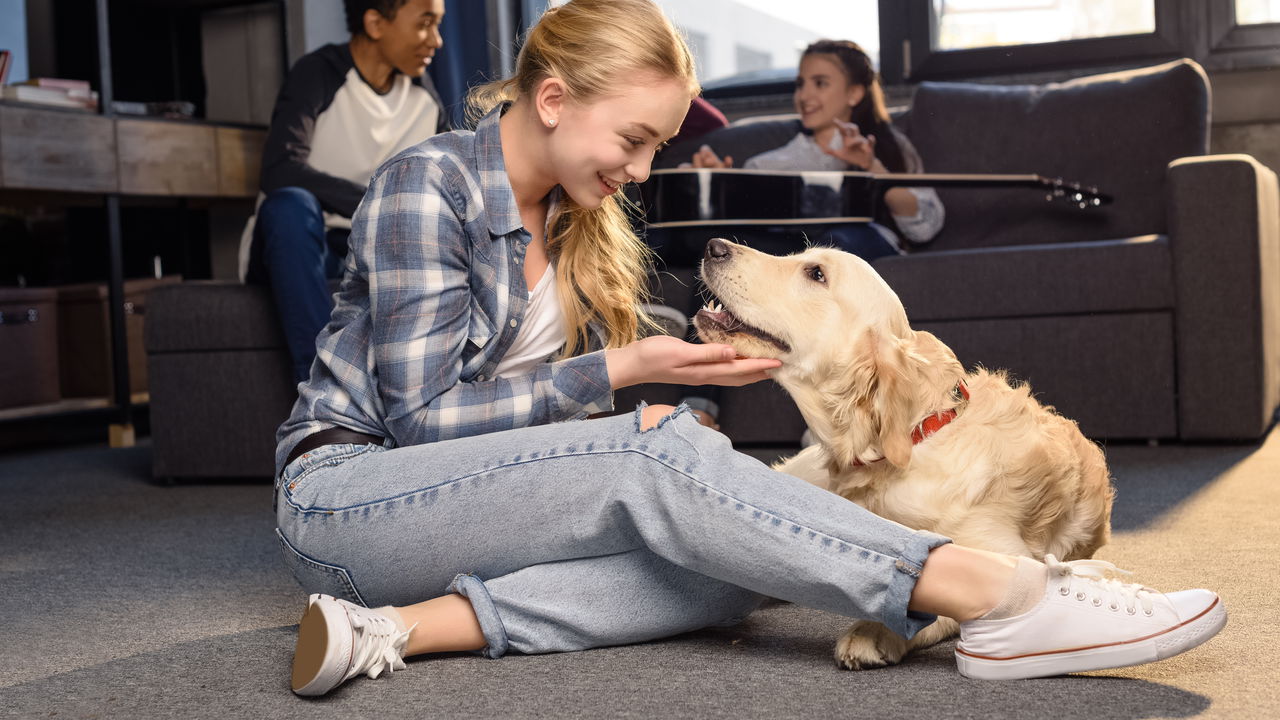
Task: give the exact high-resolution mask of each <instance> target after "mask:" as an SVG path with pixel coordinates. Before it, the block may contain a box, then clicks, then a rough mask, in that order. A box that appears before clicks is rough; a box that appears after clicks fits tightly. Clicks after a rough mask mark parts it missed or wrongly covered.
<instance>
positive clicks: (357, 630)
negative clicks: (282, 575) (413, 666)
mask: <svg viewBox="0 0 1280 720" xmlns="http://www.w3.org/2000/svg"><path fill="white" fill-rule="evenodd" d="M409 630H413V628H409ZM408 641H409V631H404V632H401V631H400V629H399V628H398V627H397V626H396V623H395V621H394V620H392V619H391V618H389V617H387V616H385V615H382V614H381V613H378V612H375V611H373V610H370V609H369V608H366V607H361V606H359V605H356V604H355V603H349V602H347V601H346V600H339V599H337V598H333V597H330V596H328V595H320V594H315V595H312V596H311V598H310V600H309V602H308V605H307V612H306V613H305V614H304V615H303V616H302V622H301V623H300V624H299V625H298V645H297V648H296V649H295V650H294V653H293V682H292V685H293V691H294V692H295V693H297V694H299V695H324V694H325V693H327V692H329V691H330V690H332V689H334V688H336V687H338V686H339V685H341V684H342V683H344V682H346V681H347V680H350V679H351V678H353V677H355V676H356V675H359V674H361V673H364V674H366V675H368V676H369V677H371V678H376V677H378V676H379V675H381V674H382V672H383V671H384V670H385V671H386V672H388V673H391V672H392V671H395V670H403V669H404V668H405V664H404V647H405V644H406V643H407V642H408Z"/></svg>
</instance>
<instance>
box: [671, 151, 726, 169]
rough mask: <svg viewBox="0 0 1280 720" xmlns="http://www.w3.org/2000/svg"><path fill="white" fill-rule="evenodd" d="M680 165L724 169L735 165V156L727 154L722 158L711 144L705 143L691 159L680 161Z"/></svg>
mask: <svg viewBox="0 0 1280 720" xmlns="http://www.w3.org/2000/svg"><path fill="white" fill-rule="evenodd" d="M680 167H695V168H713V169H724V168H731V167H733V156H732V155H725V156H724V158H723V159H722V158H721V157H720V156H719V155H716V151H715V150H712V149H711V146H710V145H703V146H702V147H700V148H698V152H696V153H694V154H693V157H692V158H690V161H689V162H687V163H680Z"/></svg>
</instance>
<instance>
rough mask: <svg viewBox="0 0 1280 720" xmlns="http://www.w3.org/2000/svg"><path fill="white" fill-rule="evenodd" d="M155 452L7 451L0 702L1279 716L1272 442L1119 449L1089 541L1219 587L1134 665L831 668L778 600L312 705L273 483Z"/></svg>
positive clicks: (1279, 453) (392, 710)
mask: <svg viewBox="0 0 1280 720" xmlns="http://www.w3.org/2000/svg"><path fill="white" fill-rule="evenodd" d="M149 452H150V451H149V448H148V447H147V446H146V445H145V444H144V445H143V446H141V447H137V448H133V449H129V450H110V449H107V448H104V447H100V446H85V447H74V448H67V449H59V450H45V451H36V452H26V453H10V454H6V455H0V586H2V587H3V588H4V590H5V594H4V598H3V600H2V601H0V717H6V718H7V717H21V718H82V717H83V718H153V717H154V718H167V717H175V718H177V717H181V718H235V717H262V718H294V717H297V718H308V719H309V720H310V719H313V718H323V717H343V718H359V717H377V718H389V717H467V716H469V717H498V716H503V717H520V718H524V717H549V718H568V717H590V718H597V717H664V718H665V717H691V718H701V717H709V718H710V717H733V718H755V717H760V718H765V717H768V718H792V717H797V718H799V717H833V716H834V717H866V718H913V719H916V718H1005V717H1008V718H1053V719H1054V720H1059V719H1060V718H1062V717H1072V718H1158V717H1174V718H1185V717H1232V718H1265V717H1277V716H1280V671H1278V670H1277V668H1278V667H1280V653H1278V652H1277V650H1276V648H1277V645H1278V644H1280V638H1278V637H1277V635H1280V631H1278V630H1277V615H1278V613H1277V610H1280V601H1278V600H1277V598H1276V589H1277V583H1276V579H1275V578H1276V574H1277V573H1276V570H1277V560H1276V557H1275V554H1274V553H1275V550H1276V548H1277V547H1280V522H1277V520H1276V514H1277V512H1280V483H1278V482H1277V478H1280V437H1278V436H1277V433H1275V432H1273V433H1272V435H1271V437H1270V438H1269V439H1268V441H1267V442H1266V443H1260V444H1255V445H1245V446H1241V445H1213V446H1162V447H1147V446H1134V445H1128V446H1113V447H1110V448H1108V458H1109V460H1110V462H1111V465H1112V468H1113V473H1114V475H1115V477H1116V483H1117V486H1118V488H1119V498H1118V501H1117V503H1116V507H1115V514H1114V526H1115V528H1116V531H1117V532H1116V535H1115V538H1114V540H1113V542H1112V544H1111V545H1110V546H1108V547H1107V548H1104V550H1103V551H1102V553H1100V557H1102V558H1105V559H1109V560H1112V561H1115V562H1117V563H1119V564H1120V565H1121V566H1122V567H1131V568H1141V569H1142V573H1141V575H1140V576H1139V579H1140V580H1143V581H1146V582H1148V583H1149V584H1152V585H1156V586H1158V587H1163V588H1174V587H1182V586H1193V585H1204V586H1207V587H1212V588H1215V589H1217V590H1218V591H1219V592H1220V593H1221V594H1222V595H1223V597H1224V598H1225V600H1226V603H1227V607H1228V609H1229V611H1230V613H1231V621H1230V623H1229V624H1228V626H1227V628H1226V629H1225V630H1224V631H1223V632H1222V634H1220V635H1219V636H1218V637H1217V638H1215V639H1214V640H1212V641H1211V642H1210V643H1209V644H1207V645H1205V646H1203V647H1201V648H1198V649H1197V650H1194V651H1192V652H1190V653H1188V654H1186V655H1183V656H1180V657H1178V658H1174V659H1172V660H1168V661H1165V662H1163V663H1158V664H1155V665H1147V666H1142V667H1137V668H1127V669H1123V670H1117V671H1111V672H1105V673H1095V674H1091V675H1080V676H1072V677H1063V678H1052V679H1045V680H1033V681H1022V682H1013V683H986V682H976V681H970V680H966V679H965V678H963V677H961V676H960V675H959V674H957V672H956V670H955V665H954V660H953V658H952V655H951V649H952V647H951V645H950V644H947V645H943V646H939V647H935V648H933V649H932V650H930V651H928V652H926V653H923V654H921V655H919V656H916V657H913V658H912V659H910V660H909V661H908V662H906V663H905V664H903V665H901V666H899V667H895V668H889V669H882V670H876V671H871V672H863V673H854V672H846V671H841V670H839V669H837V668H836V666H835V665H834V663H833V662H832V661H831V659H830V652H831V645H832V642H833V640H834V638H835V637H836V636H837V635H838V634H839V633H840V631H841V630H842V628H843V626H844V625H845V623H846V621H845V620H844V619H843V618H840V617H838V616H834V615H829V614H826V613H822V612H817V611H812V610H807V609H803V608H798V607H795V606H792V605H787V604H782V603H772V604H769V605H767V606H766V607H765V608H763V609H762V610H760V611H759V612H757V613H756V614H755V615H753V616H752V617H751V618H750V619H749V620H748V621H747V622H746V623H744V624H742V625H740V626H737V627H733V628H721V629H714V630H706V631H701V632H696V633H691V634H688V635H683V636H680V637H677V638H673V639H670V640H666V641H662V642H654V643H648V644H644V645H636V646H629V647H621V648H607V649H601V650H593V651H589V652H581V653H568V654H562V655H551V656H536V657H522V656H515V655H512V656H508V657H506V658H503V659H501V660H485V659H482V658H478V657H472V656H468V655H459V656H451V657H444V658H435V659H430V660H423V661H413V662H411V663H410V665H409V668H408V670H406V671H405V672H399V673H396V674H394V675H393V676H391V677H389V678H384V679H380V680H377V681H369V680H356V681H353V682H351V683H348V684H347V685H345V686H343V687H342V688H341V689H340V690H338V691H337V692H335V693H333V694H331V695H329V696H328V697H326V698H323V699H320V700H302V699H299V698H296V697H294V696H293V695H292V694H291V693H290V692H289V691H288V673H289V662H290V658H291V655H292V649H293V639H294V631H295V627H296V626H295V624H296V622H297V620H298V618H299V616H300V614H301V610H302V603H303V600H304V597H303V595H302V593H301V591H300V590H299V589H298V588H297V587H296V586H295V585H294V583H293V580H292V578H291V577H290V576H289V575H288V573H287V571H286V570H284V568H283V566H282V565H281V563H280V560H279V558H278V551H277V549H276V544H275V542H274V540H273V537H272V518H271V513H270V506H271V490H270V487H269V486H268V485H266V484H265V483H226V484H219V483H210V484H199V485H178V486H175V487H162V486H158V485H155V484H153V483H152V482H151V481H150V479H149V472H148V471H149V463H150V456H149Z"/></svg>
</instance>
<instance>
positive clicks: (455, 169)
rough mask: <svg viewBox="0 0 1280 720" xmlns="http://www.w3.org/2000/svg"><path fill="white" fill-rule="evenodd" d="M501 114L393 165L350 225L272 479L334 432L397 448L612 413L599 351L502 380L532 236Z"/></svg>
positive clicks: (521, 305) (281, 434) (523, 295)
mask: <svg viewBox="0 0 1280 720" xmlns="http://www.w3.org/2000/svg"><path fill="white" fill-rule="evenodd" d="M499 116H500V111H499V110H496V109H495V110H494V111H493V112H491V113H489V114H488V115H487V116H485V118H484V119H483V120H482V121H481V122H480V124H479V125H478V126H477V127H476V130H475V132H474V133H473V132H468V131H455V132H451V133H445V134H441V135H436V136H434V137H432V138H429V139H428V140H426V141H425V142H422V143H421V144H419V145H416V146H414V147H411V148H409V149H407V150H405V151H404V152H401V153H400V154H398V155H396V156H395V157H393V158H391V159H390V160H388V161H387V162H386V163H384V164H383V165H382V167H380V168H379V169H378V171H377V172H376V173H374V176H373V178H372V180H371V181H370V184H369V190H368V191H367V192H366V193H365V196H364V200H363V201H362V202H361V203H360V207H359V208H358V209H357V210H356V213H355V216H354V217H353V218H352V228H351V238H350V249H349V251H348V255H347V260H346V269H345V272H344V274H343V279H342V285H341V287H340V288H339V290H338V293H337V296H336V306H335V307H334V310H333V314H332V315H331V316H330V318H329V324H328V325H327V326H326V327H325V328H324V330H322V331H321V332H320V335H319V336H318V337H317V339H316V343H317V353H316V360H315V362H314V363H313V364H312V366H311V377H310V378H309V379H308V380H307V381H306V382H304V383H302V384H301V385H299V386H298V400H297V402H295V403H294V406H293V412H292V414H291V415H290V417H289V419H288V420H286V421H285V422H284V424H282V425H281V426H280V429H279V430H278V431H277V433H276V440H277V447H276V472H277V473H279V472H280V471H281V470H283V469H284V460H285V458H286V457H287V455H288V453H289V451H290V450H291V449H293V446H294V445H296V444H297V443H298V442H299V441H301V440H302V439H303V438H305V437H307V436H308V435H310V434H312V433H314V432H317V431H319V430H324V429H326V428H330V427H343V428H347V429H349V430H355V431H357V432H364V433H369V434H372V435H379V436H381V437H384V438H387V446H388V447H398V446H404V445H416V444H421V443H430V442H435V441H438V440H448V439H452V438H458V437H465V436H470V435H479V434H482V433H490V432H496V431H499V430H509V429H512V428H518V427H526V426H530V425H540V424H543V423H548V422H554V421H558V420H569V419H578V418H583V417H586V416H587V415H588V414H591V413H595V412H601V411H604V410H611V409H612V408H613V394H612V389H611V387H610V385H609V376H608V372H607V370H606V368H605V359H604V353H603V351H601V350H600V349H599V347H600V341H599V337H598V333H596V334H593V337H592V343H593V345H592V347H591V348H590V349H591V352H589V353H587V354H585V355H579V356H577V357H572V358H567V359H563V360H558V361H556V362H546V363H542V364H540V365H538V366H537V367H536V368H535V369H534V370H533V372H531V373H529V374H527V375H523V376H519V377H509V378H495V377H493V370H494V368H495V367H497V364H498V361H499V360H500V359H501V358H502V356H503V355H504V354H505V353H506V352H507V349H508V348H509V347H510V346H511V342H512V340H514V339H515V337H516V334H517V332H518V330H519V326H520V323H521V321H522V320H523V318H524V314H525V309H526V307H527V306H528V288H527V287H526V285H525V281H524V269H523V268H524V255H525V249H526V247H527V246H528V244H529V241H530V240H531V239H532V238H531V236H530V234H529V232H528V231H527V230H525V229H524V226H523V223H522V222H521V220H520V213H519V211H518V209H517V207H516V201H515V195H514V193H513V192H512V190H511V184H510V182H509V180H508V178H507V174H506V172H505V165H504V163H503V158H502V142H501V138H500V136H499V131H498V118H499Z"/></svg>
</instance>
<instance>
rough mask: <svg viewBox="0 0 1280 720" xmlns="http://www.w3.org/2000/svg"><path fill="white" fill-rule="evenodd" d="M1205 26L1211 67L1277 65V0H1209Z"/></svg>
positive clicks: (1279, 62)
mask: <svg viewBox="0 0 1280 720" xmlns="http://www.w3.org/2000/svg"><path fill="white" fill-rule="evenodd" d="M1205 26H1206V29H1205V34H1206V35H1207V37H1206V42H1205V43H1204V44H1205V45H1206V46H1207V48H1208V55H1207V58H1206V59H1205V60H1204V63H1205V65H1207V66H1208V67H1209V68H1210V69H1213V70H1230V69H1236V68H1248V67H1259V66H1272V67H1275V66H1277V65H1280V0H1209V9H1208V22H1207V23H1206V24H1205Z"/></svg>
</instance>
